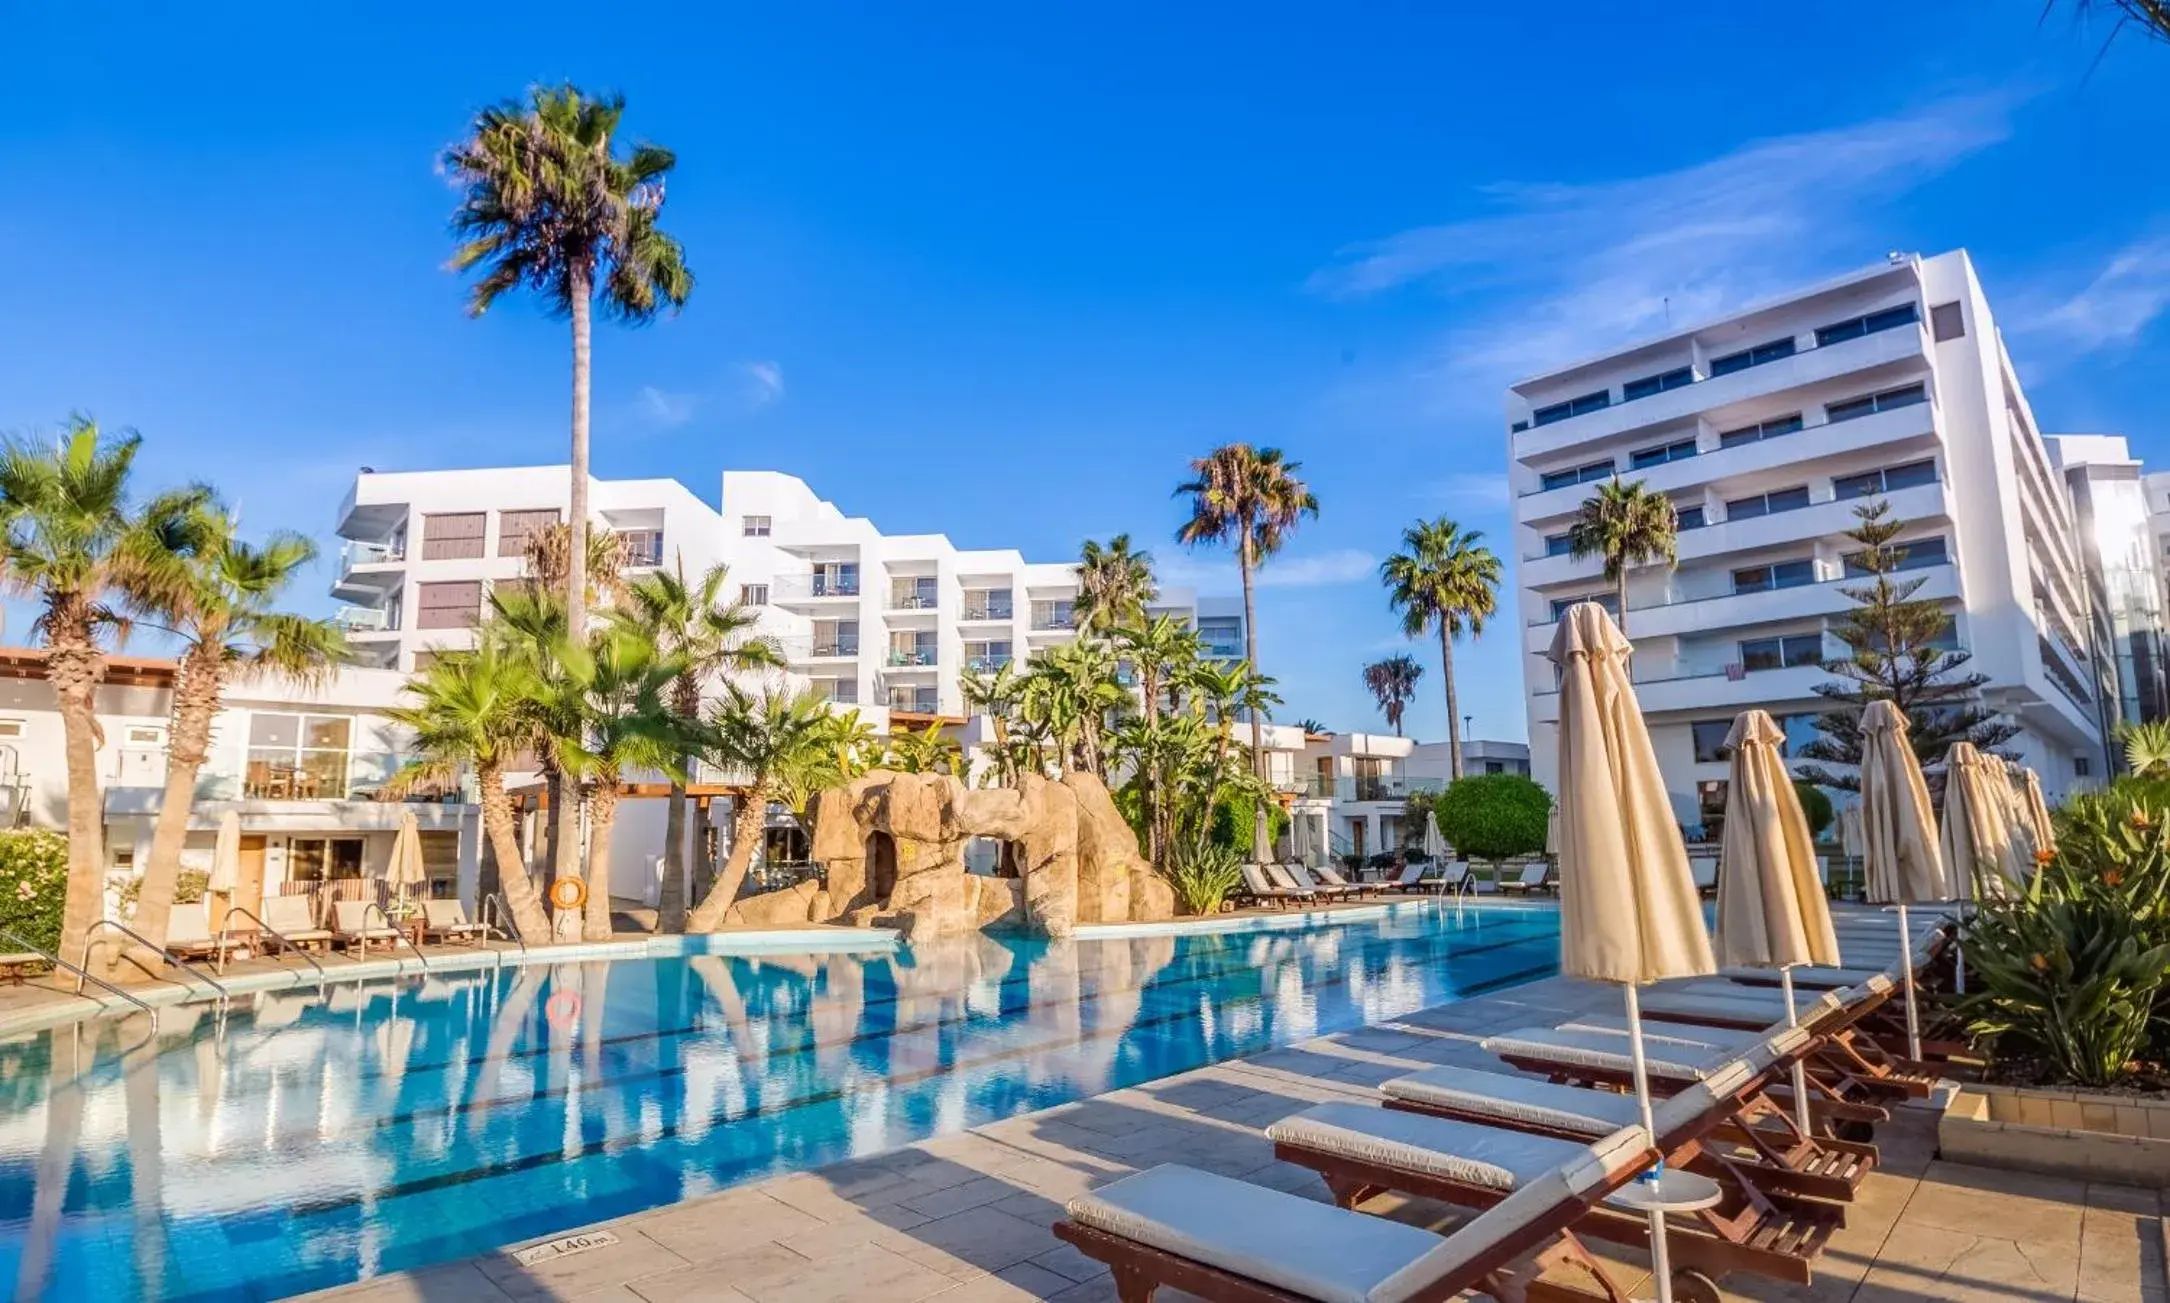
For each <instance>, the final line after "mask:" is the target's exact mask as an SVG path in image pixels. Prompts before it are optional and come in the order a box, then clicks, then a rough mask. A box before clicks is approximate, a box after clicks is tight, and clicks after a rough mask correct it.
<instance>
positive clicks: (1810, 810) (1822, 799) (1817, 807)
mask: <svg viewBox="0 0 2170 1303" xmlns="http://www.w3.org/2000/svg"><path fill="white" fill-rule="evenodd" d="M1793 792H1794V795H1796V796H1798V797H1800V798H1801V816H1802V817H1803V818H1805V819H1807V820H1808V835H1809V837H1810V838H1811V839H1814V838H1817V837H1821V836H1823V830H1824V829H1826V828H1828V827H1830V826H1831V821H1832V820H1833V819H1835V818H1837V817H1838V813H1837V811H1835V810H1833V809H1832V808H1831V798H1830V797H1828V796H1826V795H1824V791H1823V789H1822V788H1820V787H1818V786H1816V785H1815V784H1814V783H1801V782H1797V783H1795V784H1794V785H1793Z"/></svg>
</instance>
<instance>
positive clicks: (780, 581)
mask: <svg viewBox="0 0 2170 1303" xmlns="http://www.w3.org/2000/svg"><path fill="white" fill-rule="evenodd" d="M858 595H859V576H857V575H835V574H821V573H815V574H810V575H778V576H777V577H776V578H775V579H774V580H773V581H772V582H771V583H770V584H769V597H770V600H772V601H773V600H774V599H776V598H779V597H786V598H790V597H857V596H858Z"/></svg>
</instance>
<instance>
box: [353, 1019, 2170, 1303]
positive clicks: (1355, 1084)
mask: <svg viewBox="0 0 2170 1303" xmlns="http://www.w3.org/2000/svg"><path fill="white" fill-rule="evenodd" d="M1617 999H1618V996H1617V994H1616V993H1614V992H1612V991H1610V990H1608V989H1604V988H1599V987H1596V986H1592V985H1589V984H1586V983H1581V982H1575V981H1570V980H1565V979H1553V980H1549V981H1542V982H1536V983H1532V984H1530V985H1527V986H1522V987H1518V988H1515V989H1512V990H1508V991H1504V992H1500V993H1497V994H1493V995H1487V996H1483V997H1480V998H1476V999H1470V1000H1466V1001H1462V1002H1460V1003H1456V1004H1451V1005H1444V1006H1441V1007H1438V1008H1434V1009H1429V1010H1425V1011H1423V1012H1421V1013H1418V1014H1414V1015H1411V1016H1409V1017H1406V1018H1402V1019H1399V1020H1396V1021H1394V1022H1391V1023H1386V1024H1381V1025H1378V1026H1373V1027H1368V1028H1363V1029H1359V1030H1356V1031H1350V1032H1345V1033H1341V1034H1337V1035H1331V1036H1325V1037H1321V1038H1319V1039H1316V1040H1312V1041H1308V1042H1304V1043H1302V1044H1299V1045H1295V1046H1291V1047H1288V1048H1284V1049H1279V1050H1274V1051H1271V1052H1269V1053H1266V1054H1261V1055H1258V1056H1256V1057H1253V1058H1249V1059H1241V1060H1235V1061H1232V1062H1227V1063H1222V1064H1217V1065H1214V1066H1212V1067H1208V1068H1202V1069H1200V1070H1198V1071H1195V1072H1189V1073H1185V1074H1182V1075H1180V1076H1175V1077H1169V1078H1165V1079H1163V1080H1160V1081H1154V1082H1149V1083H1146V1084H1144V1085H1141V1086H1136V1087H1132V1088H1130V1089H1126V1090H1118V1091H1113V1092H1110V1093H1108V1094H1105V1095H1101V1096H1098V1097H1095V1098H1092V1099H1088V1100H1084V1101H1080V1102H1078V1103H1074V1104H1067V1105H1063V1106H1061V1107H1058V1108H1053V1109H1049V1110H1046V1111H1044V1112H1040V1113H1034V1114H1031V1115H1028V1116H1025V1117H1019V1118H1013V1119H1009V1120H1007V1121H1003V1122H997V1123H994V1124H991V1125H988V1126H984V1127H980V1128H978V1129H977V1130H974V1131H970V1132H966V1133H962V1134H958V1135H951V1136H945V1137H941V1138H939V1139H935V1140H930V1141H927V1142H924V1143H922V1144H918V1145H914V1146H911V1147H910V1148H907V1149H903V1150H899V1151H897V1152H894V1153H890V1154H884V1155H880V1156H877V1157H872V1158H867V1159H862V1160H857V1161H854V1162H850V1163H844V1164H838V1165H835V1166H832V1167H828V1168H824V1169H821V1170H819V1171H816V1172H810V1173H803V1174H799V1175H794V1176H787V1177H782V1178H778V1179H775V1180H770V1181H767V1182H763V1183H761V1184H757V1185H751V1186H746V1187H742V1188H740V1189H737V1190H733V1191H730V1192H727V1193H724V1194H721V1195H717V1196H713V1197H710V1198H705V1199H701V1200H697V1201H693V1202H688V1203H683V1204H679V1205H676V1206H674V1207H669V1208H661V1209H656V1210H654V1211H652V1212H646V1213H642V1214H639V1215H637V1216H633V1217H626V1218H621V1219H619V1220H617V1221H613V1222H608V1223H604V1224H603V1225H602V1226H601V1227H598V1228H591V1229H600V1230H607V1231H608V1232H610V1234H611V1235H612V1236H614V1237H615V1240H616V1242H615V1243H611V1244H606V1245H602V1246H601V1247H596V1248H590V1249H586V1250H584V1251H581V1252H577V1253H572V1254H568V1255H566V1256H563V1257H559V1258H555V1259H552V1260H550V1261H547V1262H543V1263H539V1264H537V1265H534V1266H521V1265H520V1264H518V1263H517V1262H516V1261H515V1260H514V1259H513V1258H512V1257H511V1256H510V1254H509V1253H507V1254H497V1255H490V1256H486V1257H483V1258H478V1259H472V1260H469V1261H466V1262H460V1263H454V1264H449V1265H446V1266H442V1267H437V1268H432V1269H429V1270H426V1271H420V1272H414V1273H407V1274H401V1275H395V1276H387V1277H383V1278H380V1279H377V1280H373V1281H366V1282H363V1283H362V1284H359V1285H354V1286H349V1287H347V1288H345V1289H341V1290H337V1291H331V1292H329V1293H327V1294H324V1295H320V1296H318V1297H320V1298H325V1299H337V1300H340V1303H393V1301H394V1300H431V1301H432V1303H452V1301H453V1300H481V1301H482V1303H494V1301H496V1300H505V1299H565V1300H570V1299H579V1300H583V1301H584V1303H828V1301H830V1300H835V1301H839V1303H841V1301H842V1300H853V1301H854V1303H891V1301H893V1303H910V1301H912V1300H920V1299H939V1300H942V1301H943V1303H989V1301H992V1300H1022V1299H1049V1300H1061V1301H1062V1303H1099V1301H1100V1300H1113V1299H1114V1298H1115V1290H1114V1285H1113V1282H1112V1280H1111V1279H1110V1278H1109V1276H1108V1275H1107V1273H1106V1272H1105V1271H1104V1270H1103V1269H1101V1268H1100V1266H1099V1265H1098V1264H1097V1263H1094V1262H1092V1261H1091V1260H1089V1259H1087V1258H1084V1257H1083V1256H1081V1255H1079V1254H1078V1253H1076V1252H1075V1251H1074V1250H1072V1249H1070V1248H1069V1247H1068V1246H1066V1245H1064V1244H1062V1243H1061V1242H1060V1241H1058V1240H1056V1239H1055V1238H1054V1236H1053V1234H1052V1233H1051V1232H1050V1230H1049V1226H1050V1225H1051V1224H1052V1223H1053V1222H1054V1221H1055V1220H1057V1219H1058V1218H1059V1217H1060V1216H1061V1215H1062V1207H1063V1203H1064V1201H1065V1200H1067V1199H1068V1198H1070V1197H1071V1196H1073V1195H1075V1194H1077V1193H1079V1192H1080V1191H1083V1190H1087V1189H1090V1188H1092V1187H1093V1186H1096V1185H1099V1184H1102V1183H1105V1182H1107V1181H1110V1180H1113V1179H1115V1178H1116V1177H1119V1176H1122V1175H1124V1174H1126V1173H1128V1172H1131V1171H1134V1170H1137V1169H1139V1168H1142V1167H1149V1166H1152V1165H1153V1164H1156V1163H1161V1162H1180V1163H1188V1164H1190V1165H1192V1166H1195V1167H1201V1168H1205V1169H1208V1170H1211V1171H1216V1172H1221V1173H1225V1174H1227V1175H1230V1176H1236V1177H1241V1178H1242V1179H1244V1180H1247V1181H1253V1182H1257V1183H1260V1184H1265V1185H1272V1186H1276V1187H1279V1188H1281V1189H1285V1190H1291V1191H1295V1192H1298V1193H1301V1194H1305V1195H1307V1196H1311V1197H1315V1198H1321V1199H1323V1198H1324V1197H1325V1190H1324V1188H1323V1186H1321V1185H1320V1183H1319V1181H1318V1179H1317V1178H1316V1177H1315V1176H1314V1175H1313V1174H1312V1173H1310V1172H1308V1171H1306V1170H1303V1169H1300V1168H1296V1167H1291V1166H1289V1165H1287V1164H1283V1163H1280V1162H1277V1161H1276V1160H1275V1159H1274V1157H1273V1153H1272V1146H1271V1145H1270V1144H1269V1143H1268V1142H1267V1140H1266V1139H1265V1138H1264V1136H1263V1135H1262V1134H1261V1131H1262V1129H1263V1128H1264V1127H1265V1126H1267V1125H1268V1124H1270V1123H1272V1122H1274V1121H1275V1120H1277V1119H1279V1118H1281V1117H1284V1116H1286V1115H1287V1114H1290V1113H1293V1112H1296V1111H1298V1110H1301V1109H1303V1108H1306V1107H1308V1106H1309V1105H1311V1104H1313V1103H1315V1102H1318V1101H1321V1100H1329V1099H1358V1100H1372V1099H1375V1098H1377V1095H1376V1091H1375V1089H1374V1087H1375V1086H1376V1085H1377V1083H1379V1082H1381V1081H1384V1080H1386V1079H1388V1078H1390V1077H1393V1076H1397V1075H1399V1074H1401V1073H1405V1072H1409V1071H1413V1070H1415V1069H1418V1068H1420V1067H1424V1066H1428V1065H1431V1064H1438V1063H1463V1064H1467V1065H1472V1066H1482V1067H1486V1068H1497V1067H1499V1065H1498V1063H1497V1061H1496V1060H1493V1059H1491V1058H1490V1056H1488V1055H1486V1054H1485V1053H1484V1052H1483V1051H1482V1050H1481V1049H1479V1048H1478V1046H1477V1040H1478V1039H1479V1038H1481V1037H1482V1036H1484V1035H1487V1034H1489V1033H1491V1032H1494V1031H1498V1030H1503V1029H1506V1028H1512V1027H1520V1026H1525V1025H1530V1024H1536V1023H1551V1022H1556V1021H1558V1020H1559V1019H1560V1018H1562V1017H1565V1016H1567V1015H1568V1014H1571V1013H1576V1012H1580V1011H1584V1010H1590V1009H1602V1010H1604V1011H1608V1012H1609V1011H1611V1010H1612V1009H1613V1008H1614V1007H1615V1005H1616V1002H1617ZM1934 1131H1935V1128H1934V1115H1933V1114H1932V1113H1930V1112H1928V1111H1927V1110H1922V1109H1908V1110H1902V1111H1901V1112H1900V1113H1899V1115H1898V1116H1896V1117H1895V1118H1894V1119H1893V1121H1892V1122H1891V1123H1890V1124H1889V1125H1888V1126H1886V1127H1884V1128H1883V1129H1882V1130H1881V1132H1880V1134H1879V1136H1878V1140H1879V1142H1880V1144H1881V1146H1882V1151H1883V1165H1882V1167H1881V1168H1880V1169H1879V1170H1878V1171H1877V1172H1876V1173H1874V1174H1872V1175H1871V1176H1870V1178H1869V1179H1868V1181H1867V1182H1866V1183H1865V1184H1864V1185H1863V1187H1862V1188H1861V1190H1860V1191H1859V1193H1858V1195H1857V1197H1856V1199H1855V1201H1854V1203H1853V1204H1852V1205H1851V1206H1850V1208H1849V1211H1848V1224H1847V1226H1846V1228H1845V1229H1844V1230H1843V1231H1841V1232H1839V1233H1838V1234H1837V1235H1836V1236H1835V1237H1834V1238H1833V1239H1832V1241H1831V1243H1830V1246H1829V1248H1828V1249H1827V1251H1826V1252H1825V1254H1824V1256H1823V1257H1822V1258H1821V1259H1820V1260H1819V1261H1818V1263H1817V1264H1816V1281H1815V1283H1814V1284H1813V1285H1810V1286H1806V1287H1799V1286H1788V1285H1781V1284H1776V1283H1773V1282H1769V1281H1764V1280H1759V1279H1756V1278H1754V1277H1749V1276H1744V1275H1736V1276H1734V1277H1732V1278H1731V1279H1730V1280H1729V1281H1728V1282H1727V1285H1728V1295H1727V1297H1729V1298H1737V1299H1744V1300H1747V1299H1755V1300H1816V1301H1818V1303H1826V1301H1827V1303H1841V1301H1851V1303H1897V1300H1902V1299H1937V1300H1977V1299H2022V1300H2030V1301H2033V1303H2049V1301H2050V1300H2087V1301H2090V1303H2170V1295H2166V1294H2165V1291H2164V1288H2163V1283H2164V1275H2163V1271H2164V1267H2163V1261H2162V1246H2163V1238H2162V1232H2161V1222H2160V1219H2159V1216H2158V1214H2159V1213H2160V1212H2161V1211H2162V1209H2161V1208H2160V1206H2159V1204H2158V1199H2157V1195H2156V1193H2155V1192H2154V1191H2152V1190H2139V1189H2132V1188H2128V1187H2122V1186H2109V1185H2087V1184H2084V1183H2081V1182H2076V1181H2067V1180H2058V1179H2054V1178H2049V1177H2038V1176H2026V1175H2020V1174H2016V1173H2009V1172H2000V1171H1991V1170H1988V1169H1984V1168H1977V1167H1968V1166H1965V1165H1961V1164H1956V1163H1945V1162H1940V1161H1937V1160H1936V1158H1935V1156H1934V1148H1935V1140H1934ZM1368 1209H1369V1210H1370V1211H1374V1212H1380V1213H1383V1214H1385V1215H1391V1216H1395V1217H1398V1218H1401V1219H1403V1220H1407V1221H1413V1222H1417V1223H1419V1224H1424V1225H1431V1226H1435V1227H1438V1228H1441V1229H1445V1228H1447V1227H1449V1226H1451V1225H1452V1224H1453V1223H1454V1222H1455V1221H1457V1220H1459V1219H1460V1218H1461V1217H1462V1216H1465V1215H1466V1214H1463V1213H1461V1212H1460V1211H1459V1210H1451V1209H1446V1208H1443V1207H1441V1206H1439V1205H1434V1204H1426V1203H1416V1202H1399V1201H1396V1200H1392V1199H1386V1200H1380V1201H1377V1202H1374V1203H1373V1204H1371V1205H1369V1206H1368ZM1601 1251H1602V1250H1601ZM1614 1261H1615V1262H1616V1264H1617V1266H1618V1269H1619V1278H1620V1279H1621V1280H1622V1281H1623V1283H1636V1284H1641V1285H1643V1286H1644V1287H1645V1288H1647V1272H1646V1271H1644V1270H1642V1269H1641V1268H1640V1266H1639V1265H1638V1261H1637V1260H1636V1259H1633V1258H1631V1257H1626V1256H1621V1257H1615V1258H1614ZM1162 1297H1163V1298H1171V1299H1173V1298H1180V1297H1182V1296H1180V1295H1175V1294H1173V1293H1172V1292H1166V1291H1164V1292H1163V1294H1162Z"/></svg>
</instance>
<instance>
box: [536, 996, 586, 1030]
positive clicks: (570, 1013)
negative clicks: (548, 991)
mask: <svg viewBox="0 0 2170 1303" xmlns="http://www.w3.org/2000/svg"><path fill="white" fill-rule="evenodd" d="M543 1017H545V1018H547V1019H549V1020H550V1025H551V1026H552V1027H570V1026H572V1025H573V1024H574V1023H576V1022H578V1021H580V993H579V992H578V991H560V992H558V993H557V994H556V995H553V996H551V997H550V998H549V999H548V1000H545V1001H543Z"/></svg>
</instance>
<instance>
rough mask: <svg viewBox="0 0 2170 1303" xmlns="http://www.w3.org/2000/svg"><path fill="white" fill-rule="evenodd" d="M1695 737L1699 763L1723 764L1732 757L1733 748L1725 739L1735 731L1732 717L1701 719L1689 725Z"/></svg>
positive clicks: (1696, 760)
mask: <svg viewBox="0 0 2170 1303" xmlns="http://www.w3.org/2000/svg"><path fill="white" fill-rule="evenodd" d="M1688 729H1689V732H1690V733H1691V734H1692V735H1693V736H1694V738H1695V763H1697V764H1699V765H1711V764H1722V763H1724V762H1725V760H1726V759H1727V758H1728V757H1730V756H1731V755H1732V754H1733V752H1732V749H1731V748H1730V747H1728V746H1726V744H1725V740H1726V738H1727V737H1728V736H1730V735H1731V734H1732V732H1733V721H1732V720H1730V719H1699V720H1696V721H1695V722H1694V723H1693V724H1690V725H1689V726H1688Z"/></svg>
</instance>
